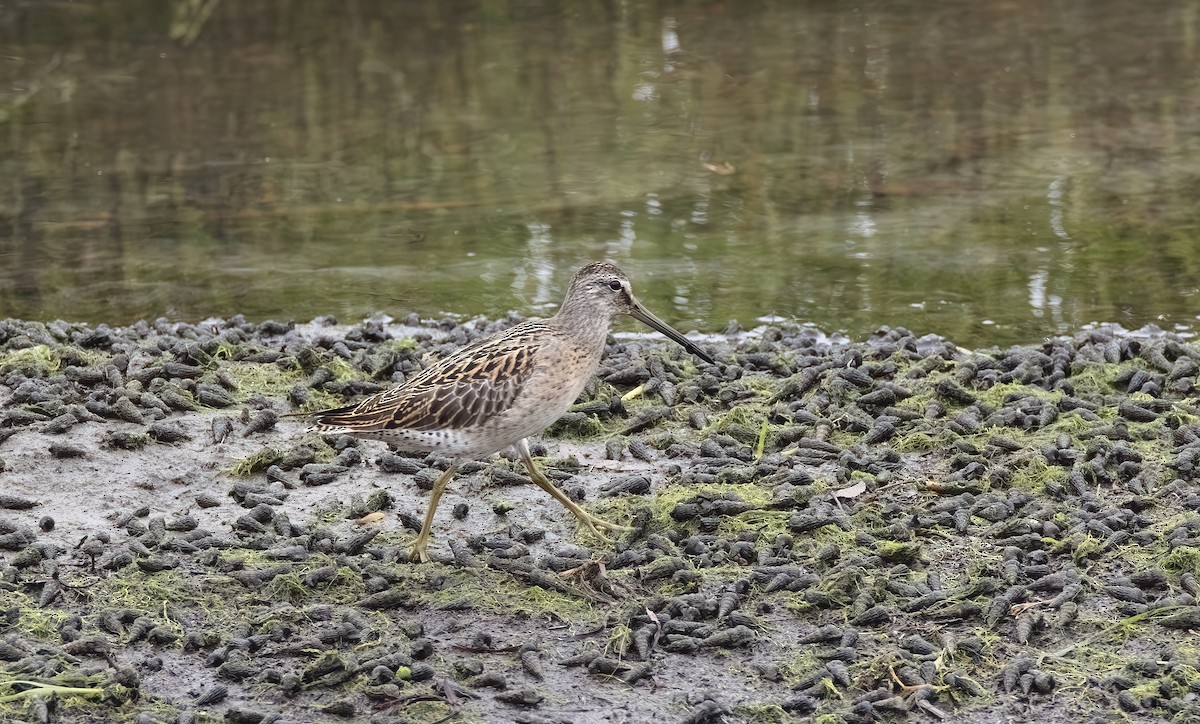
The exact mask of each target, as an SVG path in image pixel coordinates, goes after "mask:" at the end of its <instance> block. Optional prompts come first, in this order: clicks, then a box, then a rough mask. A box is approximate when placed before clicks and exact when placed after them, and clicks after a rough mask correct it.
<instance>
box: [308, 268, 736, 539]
mask: <svg viewBox="0 0 1200 724" xmlns="http://www.w3.org/2000/svg"><path fill="white" fill-rule="evenodd" d="M620 314H628V315H629V316H631V317H633V318H634V319H637V320H640V321H642V322H645V323H646V324H648V325H650V326H651V327H653V328H654V329H656V330H658V331H659V332H662V333H663V334H665V335H666V336H667V337H670V338H671V339H672V340H674V341H676V342H678V343H679V344H681V345H683V347H684V348H685V349H687V350H688V351H689V352H691V353H692V354H694V355H696V356H697V357H699V358H700V359H702V360H704V361H706V362H709V363H712V362H713V359H712V358H711V357H709V356H708V355H707V354H705V353H704V351H703V350H701V349H700V348H699V347H697V346H696V345H695V344H694V343H692V342H691V341H690V340H689V339H687V338H686V337H684V336H683V335H682V334H680V333H679V332H678V331H676V330H675V329H674V328H672V327H671V326H670V325H668V324H667V323H666V322H664V321H662V320H661V319H659V318H658V317H656V316H654V315H653V314H651V313H650V312H649V311H648V310H647V309H646V308H645V307H644V306H642V304H641V303H640V302H639V301H638V300H637V299H636V298H635V297H634V296H633V291H632V290H631V289H630V286H629V279H628V278H626V276H625V274H624V272H622V271H621V270H620V269H618V268H617V267H615V266H613V265H612V264H608V263H605V262H592V263H591V264H588V265H587V266H585V267H583V268H582V269H580V270H579V271H578V272H576V274H575V276H574V277H573V278H572V279H571V284H570V286H569V287H568V288H567V295H566V298H565V299H563V303H562V306H561V307H559V310H558V312H557V313H556V314H555V315H554V316H553V317H550V318H549V319H531V320H529V321H527V322H522V323H521V324H518V325H516V326H514V327H512V328H510V329H508V330H505V331H503V332H501V333H499V334H497V335H495V336H492V337H489V338H487V339H484V340H481V341H479V342H475V343H474V344H470V345H468V346H466V347H463V348H462V349H459V350H457V351H455V352H454V353H452V354H450V355H449V356H447V357H445V358H443V359H441V360H439V361H438V362H436V363H434V364H433V365H431V366H429V367H427V368H425V369H424V370H422V371H421V372H420V373H418V374H417V375H415V376H413V377H412V378H411V379H409V380H408V381H407V382H405V383H404V384H402V385H400V386H399V387H394V388H392V389H390V390H385V391H384V392H380V393H379V394H376V395H372V396H371V397H368V398H367V399H365V400H363V401H362V402H359V403H357V404H354V405H348V406H346V407H339V408H336V409H332V410H323V411H321V412H316V413H313V416H312V420H313V426H312V429H313V430H315V431H316V432H320V433H325V434H346V435H354V436H356V437H362V438H368V439H372V440H383V441H384V442H387V443H389V444H390V445H391V446H392V447H393V448H394V449H396V450H401V451H405V452H417V453H421V452H425V453H427V452H438V453H442V454H445V455H446V456H448V457H450V458H451V459H452V462H451V464H450V466H449V467H448V468H446V471H445V472H443V473H442V474H441V475H440V476H438V478H437V480H436V481H434V483H433V491H432V493H431V494H430V496H429V508H428V509H427V510H426V512H425V522H424V524H423V525H422V526H421V532H420V533H419V534H418V535H417V539H416V540H415V541H414V542H413V546H412V558H413V560H419V561H422V562H424V561H427V560H428V559H429V558H428V555H427V553H426V549H427V548H428V546H429V533H430V529H431V528H432V527H433V514H434V512H435V511H436V510H437V506H438V501H439V500H440V499H441V497H442V493H443V492H444V491H445V489H446V485H447V484H448V483H449V482H450V479H451V478H452V477H453V476H454V471H455V470H456V469H457V468H458V465H459V463H460V462H461V461H462V460H471V459H478V458H482V457H486V456H489V455H491V454H493V453H497V452H500V451H501V450H503V449H505V448H507V447H509V446H512V447H513V448H514V449H515V450H516V452H517V454H518V455H520V456H521V461H522V462H523V463H524V464H525V469H526V470H528V471H529V477H530V478H532V479H533V482H534V483H535V484H536V485H537V486H538V487H539V488H541V489H542V490H545V491H546V492H547V493H549V494H550V495H552V496H553V497H554V499H555V500H557V501H558V502H560V503H562V504H563V505H565V506H566V507H567V510H570V511H571V513H573V514H574V515H575V517H576V518H578V519H579V522H580V523H582V524H583V525H585V526H586V527H587V528H588V529H589V530H591V531H592V532H593V533H595V534H596V535H597V536H598V537H599V538H600V539H601V540H604V541H606V542H611V541H609V539H608V538H607V537H606V536H605V535H604V534H603V533H601V532H600V530H599V528H607V529H609V530H614V531H621V530H629V529H628V528H626V527H625V526H621V525H616V524H614V523H609V522H608V521H606V520H603V519H601V518H597V517H596V516H594V515H592V514H590V513H588V512H587V511H586V510H584V509H583V508H581V507H580V506H579V505H577V504H576V503H575V501H573V500H571V499H570V498H568V497H567V495H566V494H565V493H563V492H562V491H561V490H559V489H558V488H556V487H554V484H553V483H551V482H550V481H549V480H548V479H547V478H546V476H544V475H542V473H541V472H540V471H539V470H538V469H537V467H536V466H535V465H534V463H533V458H532V457H531V456H530V454H529V444H528V443H527V442H526V440H525V439H526V438H527V437H529V436H530V435H536V434H537V433H539V432H541V431H542V430H545V429H546V428H547V427H549V426H550V425H551V424H553V423H554V421H555V420H557V419H558V418H560V417H562V415H563V413H564V412H566V411H567V408H568V407H570V406H571V403H573V402H575V400H576V398H578V397H579V393H580V392H582V391H583V387H584V385H586V384H587V382H588V380H590V379H591V378H592V375H593V374H595V372H596V367H597V366H598V365H599V364H600V357H601V355H602V354H603V353H604V343H605V340H606V338H607V337H608V327H609V323H610V321H611V320H612V318H613V317H615V316H617V315H620Z"/></svg>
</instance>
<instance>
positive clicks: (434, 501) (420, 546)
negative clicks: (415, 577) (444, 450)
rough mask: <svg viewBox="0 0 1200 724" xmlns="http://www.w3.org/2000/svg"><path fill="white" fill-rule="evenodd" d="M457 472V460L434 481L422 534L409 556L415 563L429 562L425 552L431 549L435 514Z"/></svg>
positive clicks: (419, 535) (413, 545)
mask: <svg viewBox="0 0 1200 724" xmlns="http://www.w3.org/2000/svg"><path fill="white" fill-rule="evenodd" d="M455 470H458V461H457V460H455V461H454V462H453V463H451V464H450V467H448V468H446V472H444V473H442V474H441V475H439V476H438V478H437V480H435V481H433V492H432V493H430V494H429V507H428V508H426V509H425V522H424V523H422V524H421V532H420V533H418V534H417V539H416V540H415V541H413V544H412V551H411V552H410V553H409V555H408V558H409V560H411V561H413V562H414V563H428V562H429V554H428V553H426V552H425V549H426V548H428V547H429V533H430V531H431V530H432V529H433V514H434V512H435V511H436V510H437V507H438V503H439V502H441V500H442V493H444V492H446V486H447V485H449V484H450V478H453V477H454V471H455Z"/></svg>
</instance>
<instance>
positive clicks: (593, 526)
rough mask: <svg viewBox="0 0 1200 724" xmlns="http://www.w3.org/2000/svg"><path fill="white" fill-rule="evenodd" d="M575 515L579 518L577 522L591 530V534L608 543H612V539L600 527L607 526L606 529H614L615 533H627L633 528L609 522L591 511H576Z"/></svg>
mask: <svg viewBox="0 0 1200 724" xmlns="http://www.w3.org/2000/svg"><path fill="white" fill-rule="evenodd" d="M572 512H574V511H572ZM576 517H578V518H579V522H580V523H582V524H583V525H584V527H586V528H587V529H588V530H590V531H591V532H592V535H594V536H596V537H597V538H599V539H600V540H602V541H604V542H605V543H607V544H609V545H612V544H613V539H612V538H609V537H608V536H607V535H605V534H604V533H602V532H601V531H600V529H601V528H607V529H608V530H611V531H615V532H617V533H628V532H630V531H632V530H633V528H630V527H629V526H627V525H618V524H617V523H609V522H608V521H607V520H604V519H603V518H597V517H596V516H594V515H592V514H591V513H588V512H587V511H580V512H578V513H576Z"/></svg>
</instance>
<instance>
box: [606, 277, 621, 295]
mask: <svg viewBox="0 0 1200 724" xmlns="http://www.w3.org/2000/svg"><path fill="white" fill-rule="evenodd" d="M608 288H609V289H611V290H613V291H614V292H619V291H621V282H619V281H617V280H616V279H613V280H612V281H611V282H609V283H608Z"/></svg>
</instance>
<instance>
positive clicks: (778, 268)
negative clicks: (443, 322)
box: [0, 0, 1200, 346]
mask: <svg viewBox="0 0 1200 724" xmlns="http://www.w3.org/2000/svg"><path fill="white" fill-rule="evenodd" d="M1198 38H1200V6H1198V5H1196V4H1194V3H1187V2H1165V1H1159V2H1148V3H1147V2H1138V3H1134V2H1131V1H1129V0H1089V1H1087V2H1084V1H1083V0H1076V1H1068V2H1060V3H1052V4H1047V3H1042V2H1033V1H1032V0H1029V1H1022V0H1011V1H999V0H996V1H992V2H979V3H948V4H937V5H936V6H931V5H930V4H928V3H919V2H868V3H864V4H860V5H858V6H857V7H855V6H852V5H849V4H841V3H825V2H782V1H781V2H750V3H719V2H669V3H668V2H638V3H632V2H580V3H570V4H565V5H563V6H559V5H557V4H553V3H541V2H518V1H511V2H488V3H476V2H421V3H416V2H405V3H394V2H384V1H383V0H380V1H378V2H365V1H364V2H350V3H346V2H342V1H341V0H339V1H337V2H304V3H301V2H276V3H232V2H224V3H222V2H216V1H212V0H196V1H194V2H193V1H189V2H179V3H174V4H167V3H160V2H149V1H144V2H106V3H99V2H75V3H35V4H28V5H23V6H21V5H19V6H15V7H13V6H5V7H4V8H3V9H0V74H2V76H0V77H2V80H3V83H0V170H2V173H0V179H3V181H4V183H5V184H6V189H5V191H6V193H3V194H0V316H16V317H24V318H32V319H49V318H56V317H61V318H66V319H72V320H86V321H93V322H101V321H106V322H112V323H124V322H128V321H130V320H133V319H136V318H140V317H157V316H168V317H173V318H179V319H185V320H197V319H201V318H204V317H207V316H212V315H216V316H229V315H231V314H234V313H239V312H240V313H244V314H246V315H247V316H249V317H251V318H268V317H271V318H292V319H300V320H303V319H308V318H310V317H312V316H314V315H317V314H324V313H334V314H337V315H338V316H339V317H341V318H342V319H343V320H344V321H353V320H354V319H357V318H359V317H362V316H364V315H366V314H369V313H371V312H373V311H377V310H381V311H385V312H387V313H389V314H391V315H393V316H401V315H402V314H404V313H406V312H407V311H410V310H415V311H418V312H421V313H423V314H437V313H441V312H447V311H449V312H457V313H462V314H465V315H473V314H485V315H489V316H497V315H499V314H501V313H503V312H504V311H506V310H509V309H518V310H521V311H524V312H527V313H549V312H551V311H553V308H554V307H555V305H556V304H557V302H558V300H559V298H560V295H561V293H562V290H563V288H564V286H565V284H566V282H567V280H568V278H569V277H570V274H571V272H572V271H573V270H574V269H575V268H577V267H578V266H579V265H581V264H582V263H583V262H584V261H586V260H589V259H592V258H598V257H607V258H610V259H612V260H614V261H616V262H617V263H619V264H621V265H622V266H624V267H625V268H626V270H627V271H628V272H629V273H630V275H631V276H632V277H633V280H634V284H635V288H636V289H638V290H639V291H640V294H641V296H642V297H643V299H644V301H645V302H646V303H647V305H648V306H650V307H651V308H652V309H654V310H656V311H657V312H658V313H659V314H660V315H661V316H663V317H664V318H665V319H667V320H668V321H671V322H672V323H674V324H676V325H678V326H680V327H682V328H685V329H687V328H696V329H701V330H707V331H717V330H720V329H723V328H724V327H725V326H726V323H727V322H728V320H730V319H738V320H741V322H742V323H743V325H744V326H751V325H752V324H753V323H754V320H755V319H757V318H760V317H763V316H764V315H778V316H782V317H793V318H798V319H802V320H806V321H811V322H813V323H815V324H817V325H818V326H820V327H821V328H823V329H826V330H830V331H839V330H840V331H844V332H845V333H846V334H848V335H850V336H851V337H854V338H859V337H862V336H865V335H866V334H868V333H870V331H871V330H873V329H874V328H875V327H877V326H879V325H881V324H888V325H903V326H906V327H909V328H910V329H913V330H914V331H916V332H918V333H926V332H937V333H942V334H946V335H948V336H950V337H952V338H953V339H954V340H955V341H956V342H958V343H959V344H963V345H968V346H976V345H978V346H988V345H992V344H1000V345H1004V344H1010V343H1017V342H1031V341H1037V340H1039V339H1041V338H1042V337H1045V336H1047V335H1054V334H1063V333H1070V332H1072V331H1074V330H1077V329H1079V328H1080V327H1081V326H1082V325H1085V324H1087V323H1089V322H1092V321H1112V322H1118V323H1120V324H1123V325H1125V326H1127V327H1138V326H1141V325H1144V324H1148V323H1156V324H1159V325H1161V326H1163V327H1166V328H1168V329H1170V328H1190V327H1191V326H1192V325H1193V324H1194V323H1195V322H1196V315H1197V312H1198V310H1197V305H1196V295H1197V290H1198V289H1200V241H1198V240H1200V205H1198V204H1197V202H1196V199H1197V198H1200V70H1197V69H1198V68H1200V58H1197V55H1198V49H1197V39H1198ZM624 328H626V329H633V328H634V325H633V323H629V324H628V326H626V327H624Z"/></svg>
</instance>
